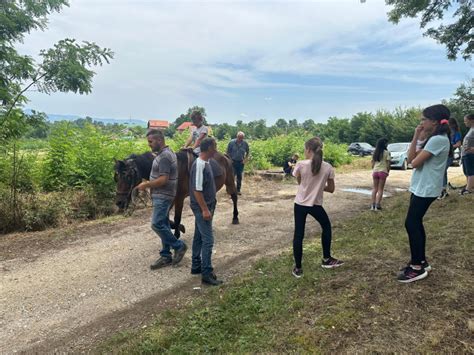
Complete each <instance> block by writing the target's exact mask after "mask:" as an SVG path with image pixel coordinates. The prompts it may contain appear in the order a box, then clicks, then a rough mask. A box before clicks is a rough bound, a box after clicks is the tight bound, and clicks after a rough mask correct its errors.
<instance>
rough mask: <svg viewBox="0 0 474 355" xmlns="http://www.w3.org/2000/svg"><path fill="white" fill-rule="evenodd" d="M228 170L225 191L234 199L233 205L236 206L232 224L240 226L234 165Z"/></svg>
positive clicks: (229, 166)
mask: <svg viewBox="0 0 474 355" xmlns="http://www.w3.org/2000/svg"><path fill="white" fill-rule="evenodd" d="M227 167H228V168H227V169H226V176H225V189H226V192H227V193H228V194H229V195H230V197H231V198H232V203H233V205H234V212H233V214H234V215H233V217H232V224H239V210H238V208H237V200H238V198H237V188H236V186H235V180H234V170H233V169H232V164H230V163H229V164H228V165H227Z"/></svg>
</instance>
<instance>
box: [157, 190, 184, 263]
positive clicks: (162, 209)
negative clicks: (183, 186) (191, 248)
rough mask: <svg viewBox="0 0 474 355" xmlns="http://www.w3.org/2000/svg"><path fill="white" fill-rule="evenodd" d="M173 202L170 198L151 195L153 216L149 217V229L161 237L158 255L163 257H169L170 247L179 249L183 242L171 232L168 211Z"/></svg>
mask: <svg viewBox="0 0 474 355" xmlns="http://www.w3.org/2000/svg"><path fill="white" fill-rule="evenodd" d="M172 204H173V201H172V200H166V199H163V198H156V197H153V217H152V219H151V229H153V230H154V231H155V233H156V234H158V236H159V237H160V238H161V243H162V244H163V249H162V250H161V251H160V255H161V256H162V257H165V258H171V257H172V256H171V248H173V249H174V250H178V249H181V248H182V246H183V242H182V241H181V240H179V239H176V237H175V236H174V234H173V233H172V232H171V227H170V221H169V217H168V212H169V210H170V208H171V205H172Z"/></svg>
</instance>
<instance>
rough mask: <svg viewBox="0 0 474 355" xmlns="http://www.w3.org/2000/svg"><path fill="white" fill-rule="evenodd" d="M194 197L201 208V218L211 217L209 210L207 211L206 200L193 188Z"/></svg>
mask: <svg viewBox="0 0 474 355" xmlns="http://www.w3.org/2000/svg"><path fill="white" fill-rule="evenodd" d="M193 192H194V197H195V198H196V201H197V203H198V205H199V207H200V208H201V212H202V216H203V218H204V219H205V220H206V221H208V220H210V219H211V217H212V216H211V212H210V211H209V208H207V205H206V201H204V195H203V193H202V192H201V191H196V190H194V191H193Z"/></svg>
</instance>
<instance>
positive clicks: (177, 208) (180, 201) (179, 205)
mask: <svg viewBox="0 0 474 355" xmlns="http://www.w3.org/2000/svg"><path fill="white" fill-rule="evenodd" d="M183 205H184V196H183V197H181V198H178V196H176V199H175V203H174V222H173V225H174V226H175V228H174V236H175V237H176V238H178V239H179V237H180V236H181V232H183V233H184V232H185V231H186V229H185V228H184V226H183V225H182V224H181V215H182V213H183ZM176 227H177V228H176Z"/></svg>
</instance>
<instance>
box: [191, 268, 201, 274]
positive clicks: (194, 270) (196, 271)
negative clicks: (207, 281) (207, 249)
mask: <svg viewBox="0 0 474 355" xmlns="http://www.w3.org/2000/svg"><path fill="white" fill-rule="evenodd" d="M200 273H202V270H201V267H197V268H195V269H193V268H191V275H199V274H200Z"/></svg>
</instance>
